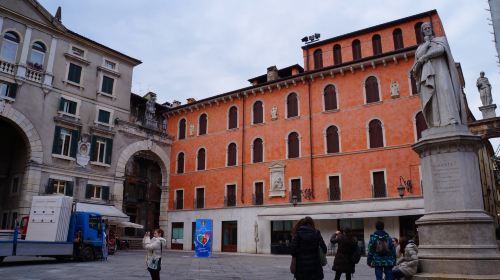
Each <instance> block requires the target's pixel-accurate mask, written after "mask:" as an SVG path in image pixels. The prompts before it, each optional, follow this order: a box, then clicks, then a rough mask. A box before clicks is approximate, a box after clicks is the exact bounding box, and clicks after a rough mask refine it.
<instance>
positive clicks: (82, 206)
mask: <svg viewBox="0 0 500 280" xmlns="http://www.w3.org/2000/svg"><path fill="white" fill-rule="evenodd" d="M76 211H80V212H94V213H99V214H101V216H102V217H103V219H106V220H108V221H116V222H128V221H129V220H130V217H129V216H127V215H126V214H125V213H123V212H122V211H120V210H119V209H118V208H116V207H114V206H112V205H102V204H92V203H82V202H79V203H77V204H76Z"/></svg>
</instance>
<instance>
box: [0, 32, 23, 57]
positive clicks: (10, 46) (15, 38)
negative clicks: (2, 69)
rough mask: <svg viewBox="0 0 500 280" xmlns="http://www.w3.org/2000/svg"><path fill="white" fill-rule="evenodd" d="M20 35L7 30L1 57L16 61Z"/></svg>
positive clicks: (0, 52)
mask: <svg viewBox="0 0 500 280" xmlns="http://www.w3.org/2000/svg"><path fill="white" fill-rule="evenodd" d="M19 42H20V40H19V35H17V33H15V32H12V31H7V32H5V34H4V35H3V40H2V49H1V50H0V57H1V58H2V59H3V60H6V61H8V62H15V61H16V56H17V46H18V45H19Z"/></svg>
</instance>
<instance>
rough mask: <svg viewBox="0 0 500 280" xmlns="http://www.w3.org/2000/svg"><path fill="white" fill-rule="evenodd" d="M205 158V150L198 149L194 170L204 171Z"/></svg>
mask: <svg viewBox="0 0 500 280" xmlns="http://www.w3.org/2000/svg"><path fill="white" fill-rule="evenodd" d="M205 156H206V155H205V149H203V148H201V149H199V150H198V154H197V155H196V162H197V166H196V170H205Z"/></svg>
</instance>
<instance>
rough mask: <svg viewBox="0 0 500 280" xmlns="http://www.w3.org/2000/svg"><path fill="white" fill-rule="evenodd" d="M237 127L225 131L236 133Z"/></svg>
mask: <svg viewBox="0 0 500 280" xmlns="http://www.w3.org/2000/svg"><path fill="white" fill-rule="evenodd" d="M238 129H239V128H238V127H235V128H228V129H227V131H229V132H231V131H238Z"/></svg>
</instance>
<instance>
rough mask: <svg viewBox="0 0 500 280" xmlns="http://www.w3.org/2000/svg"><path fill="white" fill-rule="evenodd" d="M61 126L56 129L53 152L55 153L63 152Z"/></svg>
mask: <svg viewBox="0 0 500 280" xmlns="http://www.w3.org/2000/svg"><path fill="white" fill-rule="evenodd" d="M61 149H62V145H61V127H60V126H56V128H55V131H54V142H53V143H52V153H53V154H58V155H60V154H61Z"/></svg>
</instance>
